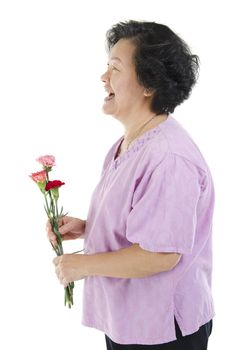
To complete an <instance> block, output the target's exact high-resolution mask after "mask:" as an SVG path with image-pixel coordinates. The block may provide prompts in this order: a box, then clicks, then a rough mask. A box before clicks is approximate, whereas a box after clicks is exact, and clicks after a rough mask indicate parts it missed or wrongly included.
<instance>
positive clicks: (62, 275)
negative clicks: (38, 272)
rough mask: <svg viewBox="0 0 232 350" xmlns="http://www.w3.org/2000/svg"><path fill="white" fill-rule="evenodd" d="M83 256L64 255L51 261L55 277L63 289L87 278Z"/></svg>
mask: <svg viewBox="0 0 232 350" xmlns="http://www.w3.org/2000/svg"><path fill="white" fill-rule="evenodd" d="M85 258H86V256H85V255H84V254H79V255H78V254H64V255H61V256H57V257H56V258H54V259H53V263H54V265H55V271H56V274H57V277H58V279H59V281H60V283H61V284H63V285H64V287H67V285H68V284H69V283H70V282H74V281H78V280H81V279H83V278H85V277H87V272H86V267H85V265H86V264H85Z"/></svg>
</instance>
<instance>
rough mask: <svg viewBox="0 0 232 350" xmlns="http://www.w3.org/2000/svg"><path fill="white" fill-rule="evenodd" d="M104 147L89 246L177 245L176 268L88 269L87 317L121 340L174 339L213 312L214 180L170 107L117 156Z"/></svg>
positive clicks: (159, 248) (155, 248) (91, 249)
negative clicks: (116, 273) (98, 272)
mask: <svg viewBox="0 0 232 350" xmlns="http://www.w3.org/2000/svg"><path fill="white" fill-rule="evenodd" d="M122 139H123V137H121V138H120V139H119V140H118V141H117V142H116V143H115V144H114V145H113V146H112V148H111V149H110V150H109V152H108V154H107V155H106V158H105V161H104V165H103V170H102V174H101V178H100V181H99V183H98V185H97V187H96V188H95V190H94V192H93V195H92V199H91V204H90V208H89V213H88V217H87V224H86V232H85V241H84V245H85V249H86V251H85V253H86V254H95V253H100V252H110V251H115V250H118V249H121V248H125V247H129V246H130V245H132V244H133V243H138V244H139V245H140V247H141V248H142V249H145V250H148V251H151V252H178V253H181V254H182V257H181V260H180V262H179V263H178V264H177V265H176V267H175V268H173V269H172V270H171V271H167V272H161V273H158V274H156V275H152V276H149V277H145V278H111V277H102V276H91V277H87V278H86V279H85V281H84V290H83V317H82V324H83V325H85V326H88V327H94V328H96V329H98V330H101V331H102V332H104V333H105V334H107V335H108V336H109V337H110V338H111V339H112V340H113V341H114V342H116V343H120V344H146V345H151V344H161V343H167V342H170V341H173V340H176V335H175V325H174V315H175V317H176V320H177V322H178V324H179V327H180V329H181V331H182V334H183V335H188V334H191V333H194V332H196V331H197V330H198V329H199V327H200V326H201V325H203V324H204V323H206V322H208V321H210V320H211V319H212V318H213V316H214V306H213V300H212V295H211V272H212V220H213V209H214V186H213V180H212V177H211V173H210V170H209V168H208V166H207V164H206V162H205V160H204V158H203V156H202V154H201V152H200V150H199V149H198V147H197V146H196V144H195V143H194V141H193V140H192V138H191V136H190V135H189V134H188V132H187V131H186V130H185V129H184V128H183V127H182V125H181V124H180V123H179V122H178V121H176V120H175V119H174V118H173V117H172V116H171V115H169V117H168V118H167V119H166V120H165V121H164V122H162V123H160V124H159V125H158V126H156V127H155V128H153V129H150V130H149V131H147V132H145V133H144V134H143V135H142V136H141V137H139V138H138V139H136V140H135V141H134V142H133V143H132V144H131V146H130V148H129V150H128V151H127V152H126V153H124V154H122V155H121V156H119V157H118V158H116V159H114V158H115V154H116V150H117V148H118V146H119V144H120V142H121V141H122Z"/></svg>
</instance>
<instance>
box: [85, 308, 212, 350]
mask: <svg viewBox="0 0 232 350" xmlns="http://www.w3.org/2000/svg"><path fill="white" fill-rule="evenodd" d="M214 316H215V312H213V313H212V314H211V315H210V316H207V317H205V318H204V319H202V320H201V322H200V323H199V325H196V326H195V327H193V328H192V329H188V328H183V327H182V326H181V321H180V320H179V317H178V316H176V315H175V318H176V320H177V323H178V326H179V327H180V330H181V333H182V336H187V335H191V334H193V333H195V332H197V331H198V330H199V328H200V327H201V326H203V325H204V324H206V323H208V322H209V321H211V320H212V319H213V317H214ZM81 324H82V325H83V326H85V327H90V328H95V329H97V330H99V331H101V332H103V333H105V334H106V335H107V336H108V337H109V338H110V339H112V340H113V341H114V342H115V343H118V344H123V345H128V344H137V345H159V344H166V343H169V342H172V341H175V340H177V338H176V335H174V337H170V338H167V339H164V338H156V339H151V338H149V339H148V338H147V339H144V338H143V339H139V338H134V337H133V339H132V338H127V337H124V338H120V337H115V336H114V335H113V336H112V334H111V332H110V331H109V330H108V328H107V327H106V326H105V325H99V324H96V323H94V322H90V321H86V320H82V321H81Z"/></svg>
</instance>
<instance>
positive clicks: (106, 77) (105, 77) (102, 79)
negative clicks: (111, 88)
mask: <svg viewBox="0 0 232 350" xmlns="http://www.w3.org/2000/svg"><path fill="white" fill-rule="evenodd" d="M108 78H109V77H108V71H106V72H105V73H103V74H102V75H101V77H100V79H101V81H102V82H103V83H105V82H106V81H107V79H108Z"/></svg>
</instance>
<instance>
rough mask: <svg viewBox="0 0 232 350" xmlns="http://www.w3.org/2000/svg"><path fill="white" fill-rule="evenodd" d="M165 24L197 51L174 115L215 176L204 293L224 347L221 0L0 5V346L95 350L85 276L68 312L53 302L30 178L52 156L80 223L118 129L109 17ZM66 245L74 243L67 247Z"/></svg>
mask: <svg viewBox="0 0 232 350" xmlns="http://www.w3.org/2000/svg"><path fill="white" fill-rule="evenodd" d="M128 19H137V20H152V21H156V22H159V23H163V24H166V25H168V26H170V28H171V29H173V30H174V31H175V32H176V33H178V34H179V35H180V36H181V37H182V38H183V39H184V40H186V42H187V43H188V44H189V46H190V47H191V49H192V51H193V53H196V54H198V55H199V56H200V59H201V72H200V78H199V81H198V84H197V85H196V87H195V88H194V90H193V93H192V95H191V97H190V99H189V100H188V101H186V102H185V103H184V104H183V105H181V106H180V107H178V108H177V109H176V111H175V113H174V114H173V116H174V117H175V118H176V119H177V120H178V121H179V122H181V123H182V125H183V126H184V127H185V128H186V129H187V130H188V131H189V133H190V134H191V135H192V137H193V138H194V140H195V142H196V143H197V144H198V146H199V148H200V149H201V151H202V153H203V155H204V157H205V159H206V160H207V162H208V164H209V166H210V168H211V171H212V174H213V178H214V183H215V190H216V205H215V214H214V275H213V294H214V299H215V307H216V313H217V316H216V317H215V319H214V330H213V333H212V336H211V338H210V343H209V349H211V350H215V349H219V348H220V346H221V345H222V344H221V342H222V340H224V342H225V345H228V344H229V338H230V314H231V311H232V308H231V304H232V303H231V295H232V289H231V287H230V286H229V284H228V283H229V281H230V280H231V268H230V267H231V260H230V256H231V221H230V219H229V217H230V212H229V209H230V208H229V203H230V199H231V195H232V191H231V154H230V153H229V149H232V145H231V136H230V134H231V122H230V118H231V115H230V110H229V103H230V101H231V96H230V88H231V86H230V82H231V68H230V65H231V52H230V51H229V48H228V46H229V45H230V44H231V38H230V36H229V31H230V32H231V28H229V25H230V20H231V19H230V11H229V1H223V0H221V1H220V2H219V1H196V0H195V1H194V2H189V1H178V0H175V1H172V0H170V1H168V0H167V1H165V0H163V1H155V0H153V1H149V0H147V1H143V2H141V1H135V0H133V1H126V0H124V1H121V0H120V1H119V0H117V1H110V0H109V1H87V0H86V1H85V2H82V1H68V0H66V1H60V0H54V1H53V0H46V1H45V0H40V1H33V0H28V1H26V0H21V1H11V0H5V1H4V0H3V1H1V2H0V51H1V53H0V98H1V100H0V117H1V119H0V121H1V128H0V143H1V145H0V152H1V158H0V159H1V173H0V174H1V197H0V198H1V254H0V259H1V261H0V267H1V274H0V278H1V292H0V293H1V295H0V317H1V337H0V343H2V344H4V346H3V345H1V344H0V347H1V348H4V349H6V350H8V349H15V348H18V349H24V350H29V349H34V350H39V349H44V348H46V349H56V350H61V349H63V348H64V347H65V348H66V349H67V348H70V349H83V350H85V349H86V350H87V349H91V348H93V347H94V349H97V350H98V349H99V350H100V349H104V348H105V341H104V334H103V333H102V332H100V331H97V330H95V329H91V328H87V327H83V326H82V325H81V312H82V288H83V281H79V282H78V283H76V287H75V307H73V309H71V310H68V309H65V307H64V306H63V288H62V287H61V285H60V284H59V282H58V280H57V279H56V276H55V273H54V268H53V264H52V259H53V257H54V253H53V251H52V249H51V247H50V245H49V243H48V241H47V239H46V232H45V229H44V226H45V222H46V218H45V212H44V210H43V197H42V195H41V194H40V192H39V190H38V189H37V187H36V185H35V184H34V183H33V182H32V181H31V180H30V179H29V177H28V174H30V173H31V172H32V171H37V170H40V166H39V164H37V162H36V161H35V159H36V158H37V157H38V156H39V155H44V154H53V155H55V157H56V161H57V166H56V169H55V170H54V173H53V174H52V177H53V179H54V178H58V179H60V180H62V181H64V182H65V183H66V184H65V186H63V187H62V188H61V190H60V204H62V205H63V206H64V208H65V210H67V211H69V214H70V215H73V216H78V217H80V218H86V215H87V211H88V205H89V201H90V197H91V194H92V191H93V189H94V187H95V185H96V184H97V182H98V179H99V176H100V171H101V167H102V162H103V159H104V157H105V154H106V152H107V151H108V149H109V147H110V146H111V145H112V144H113V143H114V142H115V141H116V140H117V138H119V137H120V136H121V135H122V133H123V128H122V125H121V124H119V123H117V121H116V120H115V119H113V118H112V117H111V116H105V115H104V114H103V113H102V111H101V106H102V102H103V98H104V97H105V92H104V89H103V84H102V83H101V81H100V75H101V74H102V73H103V72H104V69H105V68H106V62H107V55H106V52H105V46H104V45H105V32H106V30H107V29H108V28H109V27H110V26H111V25H113V24H115V23H117V22H118V21H123V20H128ZM64 245H65V251H66V252H71V251H73V250H77V249H79V248H80V249H81V248H82V246H83V241H82V240H79V241H75V242H73V243H70V242H68V243H67V242H66V243H65V244H64Z"/></svg>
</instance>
